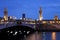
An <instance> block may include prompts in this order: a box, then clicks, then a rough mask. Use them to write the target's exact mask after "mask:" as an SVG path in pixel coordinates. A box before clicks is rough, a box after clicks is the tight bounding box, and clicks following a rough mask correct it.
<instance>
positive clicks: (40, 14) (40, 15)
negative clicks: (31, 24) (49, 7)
mask: <svg viewBox="0 0 60 40" xmlns="http://www.w3.org/2000/svg"><path fill="white" fill-rule="evenodd" d="M42 19H43V17H42V7H40V10H39V20H40V21H41V20H42Z"/></svg>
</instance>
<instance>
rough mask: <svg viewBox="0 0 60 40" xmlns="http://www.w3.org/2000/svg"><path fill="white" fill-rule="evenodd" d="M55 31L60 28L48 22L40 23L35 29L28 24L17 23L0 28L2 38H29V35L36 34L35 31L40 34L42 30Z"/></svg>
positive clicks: (13, 39) (23, 39) (16, 39)
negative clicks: (47, 23)
mask: <svg viewBox="0 0 60 40" xmlns="http://www.w3.org/2000/svg"><path fill="white" fill-rule="evenodd" d="M53 31H55V32H57V31H60V29H56V28H55V27H52V26H51V25H46V24H40V25H38V27H36V29H33V28H31V27H28V26H23V25H17V26H13V27H8V28H4V29H2V30H0V39H1V40H25V38H28V36H30V35H32V34H34V33H35V32H38V33H39V34H40V33H41V32H53Z"/></svg>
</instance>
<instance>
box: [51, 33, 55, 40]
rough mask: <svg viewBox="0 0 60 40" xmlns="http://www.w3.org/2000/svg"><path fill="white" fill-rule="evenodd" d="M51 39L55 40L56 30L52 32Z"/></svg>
mask: <svg viewBox="0 0 60 40" xmlns="http://www.w3.org/2000/svg"><path fill="white" fill-rule="evenodd" d="M52 40H56V32H52Z"/></svg>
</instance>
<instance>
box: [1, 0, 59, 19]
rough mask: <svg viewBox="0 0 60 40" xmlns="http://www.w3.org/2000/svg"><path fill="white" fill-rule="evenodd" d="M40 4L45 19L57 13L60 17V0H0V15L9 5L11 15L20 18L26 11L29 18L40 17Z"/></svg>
mask: <svg viewBox="0 0 60 40" xmlns="http://www.w3.org/2000/svg"><path fill="white" fill-rule="evenodd" d="M40 6H42V10H43V18H44V19H53V18H54V15H56V14H57V15H58V17H59V18H60V0H0V16H1V17H3V16H4V13H3V11H4V7H7V9H8V15H9V16H16V17H17V18H20V17H21V16H22V13H25V14H26V17H27V18H33V19H38V17H39V8H40Z"/></svg>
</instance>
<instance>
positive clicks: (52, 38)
mask: <svg viewBox="0 0 60 40" xmlns="http://www.w3.org/2000/svg"><path fill="white" fill-rule="evenodd" d="M26 40H60V32H43V33H42V32H40V33H38V32H35V33H33V34H31V35H30V36H28V37H27V38H26Z"/></svg>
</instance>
